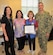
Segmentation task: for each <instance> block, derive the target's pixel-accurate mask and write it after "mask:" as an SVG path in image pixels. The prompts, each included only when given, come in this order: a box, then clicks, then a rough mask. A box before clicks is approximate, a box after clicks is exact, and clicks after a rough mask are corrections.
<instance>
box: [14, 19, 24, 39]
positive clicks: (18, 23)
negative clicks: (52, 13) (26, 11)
mask: <svg viewBox="0 0 53 55" xmlns="http://www.w3.org/2000/svg"><path fill="white" fill-rule="evenodd" d="M24 25H25V20H24V19H21V20H18V19H15V20H14V26H15V30H14V33H15V37H16V38H20V37H22V36H24V29H23V27H24Z"/></svg>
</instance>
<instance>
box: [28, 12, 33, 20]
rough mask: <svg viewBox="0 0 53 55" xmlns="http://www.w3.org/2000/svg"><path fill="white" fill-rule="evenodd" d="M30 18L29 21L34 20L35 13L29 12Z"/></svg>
mask: <svg viewBox="0 0 53 55" xmlns="http://www.w3.org/2000/svg"><path fill="white" fill-rule="evenodd" d="M28 17H29V19H33V17H34V13H33V11H29V12H28Z"/></svg>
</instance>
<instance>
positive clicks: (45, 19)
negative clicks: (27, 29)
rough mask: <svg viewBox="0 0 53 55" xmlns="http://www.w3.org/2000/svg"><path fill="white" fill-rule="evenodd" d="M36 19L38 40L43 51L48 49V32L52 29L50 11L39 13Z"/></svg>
mask: <svg viewBox="0 0 53 55" xmlns="http://www.w3.org/2000/svg"><path fill="white" fill-rule="evenodd" d="M35 19H36V20H37V21H38V41H39V45H40V48H41V50H42V52H44V53H46V51H47V40H48V38H47V37H46V33H50V31H51V16H50V15H49V13H48V12H45V11H44V12H43V13H42V14H40V13H37V14H36V15H35Z"/></svg>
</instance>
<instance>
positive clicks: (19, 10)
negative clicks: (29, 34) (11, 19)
mask: <svg viewBox="0 0 53 55" xmlns="http://www.w3.org/2000/svg"><path fill="white" fill-rule="evenodd" d="M18 12H21V14H22V16H21V18H23V13H22V11H21V10H17V12H16V17H15V18H18V16H17V13H18Z"/></svg>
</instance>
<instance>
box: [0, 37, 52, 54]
mask: <svg viewBox="0 0 53 55" xmlns="http://www.w3.org/2000/svg"><path fill="white" fill-rule="evenodd" d="M47 47H48V49H47V55H53V41H49V42H48V45H47ZM2 49H3V47H2V46H0V55H5V53H2ZM39 49H40V48H39V44H38V39H37V38H36V51H35V55H37V53H38V51H39ZM28 50H29V47H28V45H25V48H24V51H25V54H21V55H31V54H30V53H29V54H28V53H27V51H28ZM15 51H16V55H19V53H18V51H17V49H15Z"/></svg>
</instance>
